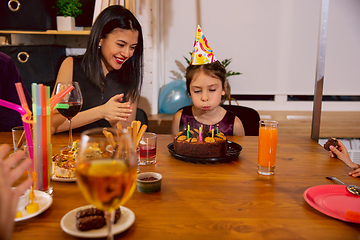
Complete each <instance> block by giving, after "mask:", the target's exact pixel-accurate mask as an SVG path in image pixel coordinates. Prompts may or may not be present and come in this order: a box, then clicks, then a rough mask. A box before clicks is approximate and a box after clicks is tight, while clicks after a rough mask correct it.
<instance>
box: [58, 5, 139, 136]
mask: <svg viewBox="0 0 360 240" xmlns="http://www.w3.org/2000/svg"><path fill="white" fill-rule="evenodd" d="M142 62H143V37H142V30H141V26H140V23H139V22H138V21H137V19H136V18H135V17H134V15H133V14H132V13H131V12H130V11H129V10H127V9H125V8H124V7H122V6H119V5H114V6H110V7H108V8H106V9H104V10H103V11H102V12H101V13H100V14H99V16H98V17H97V19H96V21H95V23H94V25H93V27H92V29H91V33H90V37H89V41H88V45H87V49H86V52H85V54H84V55H82V56H76V57H67V58H66V59H65V60H64V62H63V63H62V65H61V67H60V70H59V73H58V76H57V80H56V82H57V83H58V82H71V81H75V82H78V83H79V85H80V89H81V92H82V95H83V106H82V109H81V111H80V112H79V113H78V114H77V115H76V116H75V117H74V118H73V119H72V126H73V128H74V131H76V132H82V131H84V130H86V129H90V128H95V127H110V126H114V125H115V124H116V123H117V122H119V121H120V122H121V123H122V124H123V126H124V127H127V126H130V124H131V122H132V121H133V120H135V116H136V109H137V101H138V99H139V96H140V91H141V85H142V79H143V63H142ZM66 120H67V119H66V118H65V117H63V116H62V115H60V114H59V113H56V114H54V117H53V128H54V129H53V132H55V133H56V132H62V131H66V130H68V129H69V126H68V121H66Z"/></svg>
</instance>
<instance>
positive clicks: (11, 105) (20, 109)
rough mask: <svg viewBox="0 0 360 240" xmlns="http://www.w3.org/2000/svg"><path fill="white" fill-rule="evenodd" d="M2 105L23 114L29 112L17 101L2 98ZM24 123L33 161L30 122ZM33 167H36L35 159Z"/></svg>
mask: <svg viewBox="0 0 360 240" xmlns="http://www.w3.org/2000/svg"><path fill="white" fill-rule="evenodd" d="M0 105H1V106H3V107H6V108H10V109H12V110H15V111H17V112H18V113H20V115H21V116H24V115H26V114H27V112H26V110H25V109H24V108H23V107H21V106H19V105H17V104H15V103H11V102H8V101H5V100H2V99H0ZM23 125H24V131H25V137H26V142H27V145H28V147H29V155H30V158H31V160H32V161H33V159H34V152H33V148H32V147H33V141H32V136H31V130H30V124H29V123H26V122H23ZM32 168H33V169H34V161H33V166H32ZM33 169H32V170H33Z"/></svg>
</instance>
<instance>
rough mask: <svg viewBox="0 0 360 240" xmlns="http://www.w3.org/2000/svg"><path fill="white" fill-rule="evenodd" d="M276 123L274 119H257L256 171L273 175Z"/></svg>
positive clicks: (276, 134) (276, 133)
mask: <svg viewBox="0 0 360 240" xmlns="http://www.w3.org/2000/svg"><path fill="white" fill-rule="evenodd" d="M277 136H278V123H277V122H276V121H270V120H261V121H259V146H258V173H259V174H262V175H273V174H274V173H275V162H276V145H277Z"/></svg>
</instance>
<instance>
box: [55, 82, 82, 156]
mask: <svg viewBox="0 0 360 240" xmlns="http://www.w3.org/2000/svg"><path fill="white" fill-rule="evenodd" d="M69 86H73V87H74V89H73V90H71V91H70V92H69V93H68V94H66V95H65V96H64V97H63V99H61V100H60V103H62V104H66V105H68V107H66V108H58V111H59V113H60V114H61V115H63V116H64V117H66V118H67V119H68V122H69V143H68V146H67V147H65V148H62V149H60V150H64V149H69V150H70V149H71V147H72V144H73V139H72V127H71V120H72V118H73V117H74V116H75V115H76V114H78V112H79V111H80V109H81V106H82V103H83V98H82V94H81V90H80V86H79V83H77V82H59V83H57V84H56V86H55V94H57V93H59V92H61V91H62V90H64V89H66V88H67V87H69Z"/></svg>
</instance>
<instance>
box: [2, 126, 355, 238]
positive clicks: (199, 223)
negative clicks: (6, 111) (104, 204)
mask: <svg viewBox="0 0 360 240" xmlns="http://www.w3.org/2000/svg"><path fill="white" fill-rule="evenodd" d="M67 137H68V135H67V134H60V135H55V136H54V137H53V147H54V149H58V148H59V147H61V146H65V145H66V144H67ZM77 138H79V135H75V136H74V139H77ZM228 139H229V140H231V141H234V142H237V143H239V144H240V145H241V146H242V147H243V150H242V152H241V154H240V156H239V159H238V160H237V161H234V162H230V163H222V164H219V163H217V164H194V163H186V162H183V161H180V160H177V159H174V158H173V157H172V156H171V155H170V154H169V152H168V149H167V145H168V144H169V143H170V142H171V141H172V137H171V136H170V135H158V152H157V161H158V162H157V164H156V165H154V166H141V167H140V171H141V172H144V171H155V172H158V173H160V174H162V175H163V181H162V190H161V191H160V192H157V193H153V194H144V193H140V192H138V191H137V190H135V192H134V195H133V196H132V198H131V199H130V200H129V201H128V202H127V203H126V204H125V206H126V207H127V208H130V209H131V210H132V211H133V212H134V213H135V223H134V224H133V225H132V226H131V228H130V229H128V230H127V231H125V232H123V233H121V234H118V235H116V236H115V238H116V239H358V238H359V236H360V225H358V224H353V223H348V222H344V221H340V220H337V219H334V218H331V217H328V216H327V215H325V214H323V213H321V212H319V211H317V210H315V209H314V208H312V207H311V206H310V205H308V203H307V202H306V201H305V200H304V198H303V193H304V191H305V190H306V189H307V188H309V187H312V186H316V185H325V184H332V182H331V181H329V180H327V179H326V178H325V177H326V176H329V175H334V176H337V177H338V178H339V179H341V180H343V181H344V182H346V183H348V184H356V185H360V179H358V178H353V177H350V176H348V174H347V173H348V172H349V170H350V169H349V168H348V167H347V166H345V165H344V164H343V163H342V162H341V161H339V160H337V159H333V158H330V157H329V153H328V152H326V151H325V150H324V149H323V148H322V147H321V146H320V145H318V144H317V143H316V142H315V141H313V140H311V139H310V137H307V138H292V137H280V138H279V139H278V150H277V163H276V174H275V175H274V176H261V175H259V174H257V171H256V170H257V145H258V142H257V141H258V138H257V137H229V138H228ZM0 142H3V143H11V136H10V134H8V133H1V134H0ZM53 187H54V193H53V199H54V201H53V204H52V206H51V207H50V208H49V209H48V210H47V211H45V212H44V213H42V214H40V215H39V216H37V217H34V218H31V219H28V220H25V221H22V222H18V223H16V225H15V229H14V234H13V239H26V240H27V239H37V240H41V239H52V240H56V239H75V238H74V237H72V236H70V235H68V234H66V233H65V232H63V231H62V229H61V227H60V220H61V218H62V217H63V216H64V215H65V214H66V213H67V212H69V211H70V210H72V209H74V208H77V207H80V206H83V205H87V204H88V203H87V202H86V201H85V200H84V198H83V197H82V195H81V193H80V191H79V190H78V188H77V185H76V183H64V182H54V184H53Z"/></svg>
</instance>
